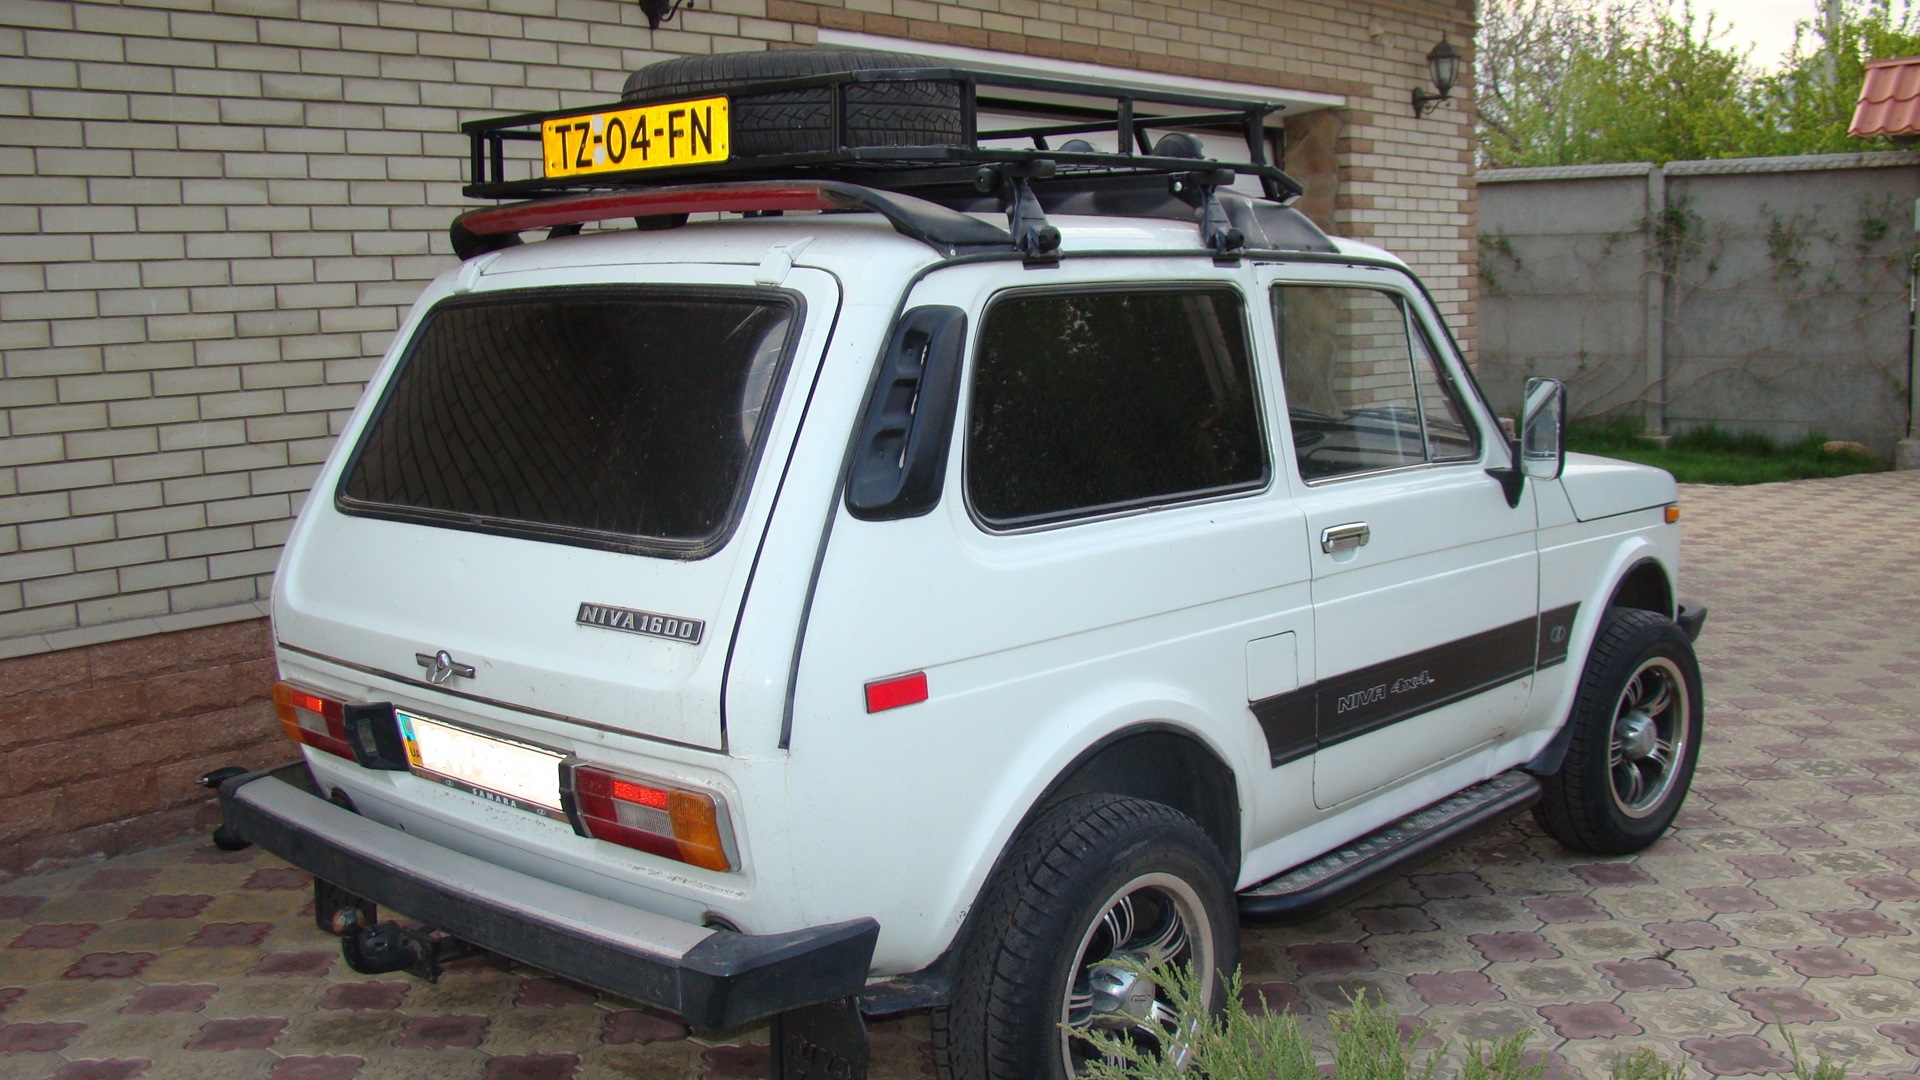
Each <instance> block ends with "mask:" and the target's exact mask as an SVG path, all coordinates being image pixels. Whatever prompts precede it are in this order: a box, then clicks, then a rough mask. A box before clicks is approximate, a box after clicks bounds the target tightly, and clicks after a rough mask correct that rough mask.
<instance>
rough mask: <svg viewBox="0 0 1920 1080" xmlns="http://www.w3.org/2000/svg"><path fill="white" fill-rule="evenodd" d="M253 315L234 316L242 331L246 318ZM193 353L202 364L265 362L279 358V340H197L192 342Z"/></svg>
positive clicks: (244, 328)
mask: <svg viewBox="0 0 1920 1080" xmlns="http://www.w3.org/2000/svg"><path fill="white" fill-rule="evenodd" d="M253 317H254V315H253V314H249V313H243V314H241V315H239V316H237V317H236V321H237V322H239V323H240V326H241V331H242V333H244V332H245V331H246V325H245V322H246V320H247V319H250V318H253ZM194 355H195V356H196V357H197V358H198V359H199V362H200V363H201V364H203V365H206V364H266V363H271V362H273V361H275V360H278V359H280V341H279V340H278V339H277V338H255V339H251V340H249V339H246V338H240V339H234V340H228V341H198V342H195V343H194Z"/></svg>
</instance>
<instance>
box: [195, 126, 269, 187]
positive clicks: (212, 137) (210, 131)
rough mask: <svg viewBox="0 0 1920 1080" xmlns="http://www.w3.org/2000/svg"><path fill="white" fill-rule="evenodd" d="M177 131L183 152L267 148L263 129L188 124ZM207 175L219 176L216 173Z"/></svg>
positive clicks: (217, 151) (222, 151)
mask: <svg viewBox="0 0 1920 1080" xmlns="http://www.w3.org/2000/svg"><path fill="white" fill-rule="evenodd" d="M177 130H178V131H179V132H180V148H181V149H183V150H201V151H207V150H211V151H214V152H216V153H226V152H229V151H255V150H265V149H266V146H267V134H266V130H265V129H263V128H257V127H242V126H238V125H236V126H232V127H227V126H223V125H221V124H189V125H182V126H180V127H179V128H178V129H177ZM208 175H211V176H218V175H220V174H219V172H217V171H216V172H213V173H210V174H208Z"/></svg>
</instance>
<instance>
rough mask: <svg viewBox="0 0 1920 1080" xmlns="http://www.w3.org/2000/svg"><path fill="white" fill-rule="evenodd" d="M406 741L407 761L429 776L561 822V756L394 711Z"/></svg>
mask: <svg viewBox="0 0 1920 1080" xmlns="http://www.w3.org/2000/svg"><path fill="white" fill-rule="evenodd" d="M394 712H395V714H396V715H397V716H398V717H399V719H400V735H401V737H402V738H404V739H405V740H406V743H407V762H408V764H410V765H412V766H413V771H414V772H415V773H417V774H419V775H421V776H424V777H426V778H427V779H429V780H437V781H439V782H440V783H442V784H446V785H447V786H449V787H455V788H459V789H460V790H461V791H465V792H469V793H471V794H474V795H478V796H480V797H481V798H483V799H486V800H487V801H489V802H496V803H499V804H501V805H503V806H511V807H514V808H515V809H518V810H526V811H529V812H531V813H535V814H540V815H543V816H545V817H550V818H555V819H557V820H560V821H565V820H566V819H567V818H566V815H565V814H563V813H561V811H560V762H561V759H562V758H563V756H564V755H561V754H557V753H554V752H553V751H551V750H543V749H541V748H539V747H537V746H528V745H526V744H525V743H517V742H509V741H507V740H505V739H496V738H493V737H492V736H489V735H481V734H479V733H478V732H473V731H468V730H467V729H466V728H462V727H455V726H453V725H452V724H448V723H444V722H442V721H439V720H429V719H427V718H426V717H424V716H421V715H419V714H417V713H410V712H407V711H406V710H405V709H396V710H394Z"/></svg>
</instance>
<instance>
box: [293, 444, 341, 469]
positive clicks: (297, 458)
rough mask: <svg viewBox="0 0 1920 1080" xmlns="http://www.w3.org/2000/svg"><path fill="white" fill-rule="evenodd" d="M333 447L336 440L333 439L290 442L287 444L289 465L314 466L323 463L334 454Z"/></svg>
mask: <svg viewBox="0 0 1920 1080" xmlns="http://www.w3.org/2000/svg"><path fill="white" fill-rule="evenodd" d="M333 445H334V440H333V439H331V438H326V439H301V440H299V441H298V442H290V443H288V444H287V464H289V465H314V464H318V463H320V462H323V461H325V460H326V459H327V455H328V454H330V453H332V452H333Z"/></svg>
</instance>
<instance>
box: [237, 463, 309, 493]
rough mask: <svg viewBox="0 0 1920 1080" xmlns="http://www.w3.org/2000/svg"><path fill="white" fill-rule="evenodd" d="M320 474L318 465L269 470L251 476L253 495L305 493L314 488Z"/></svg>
mask: <svg viewBox="0 0 1920 1080" xmlns="http://www.w3.org/2000/svg"><path fill="white" fill-rule="evenodd" d="M319 474H320V467H319V466H318V465H297V466H290V467H288V468H284V469H268V470H265V471H263V472H256V473H254V474H253V475H252V476H251V478H250V479H251V481H252V484H253V493H254V494H255V495H266V494H270V493H272V492H282V491H305V490H307V489H308V488H310V487H312V486H313V481H314V478H315V477H316V476H318V475H319Z"/></svg>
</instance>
